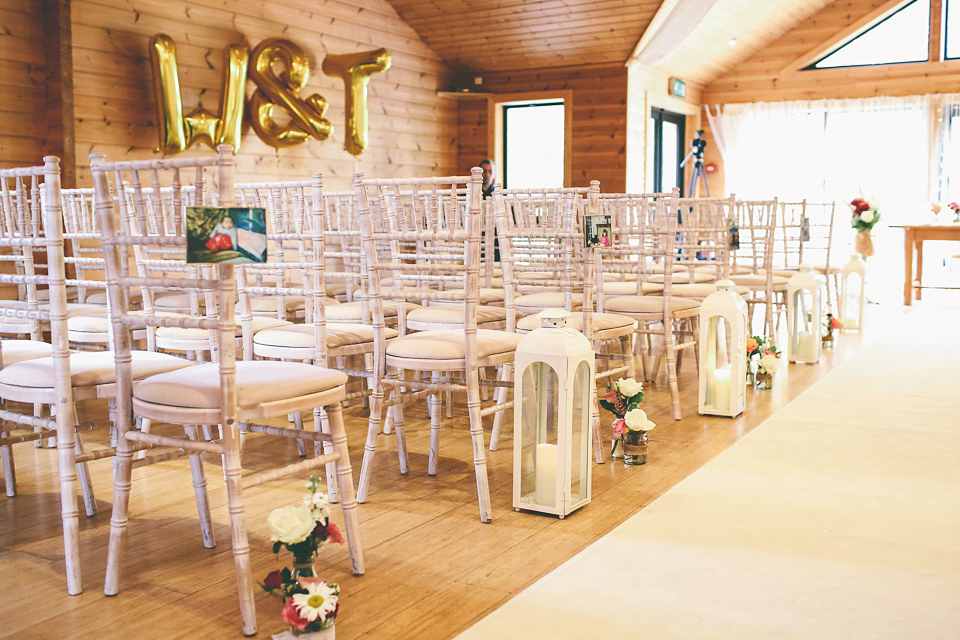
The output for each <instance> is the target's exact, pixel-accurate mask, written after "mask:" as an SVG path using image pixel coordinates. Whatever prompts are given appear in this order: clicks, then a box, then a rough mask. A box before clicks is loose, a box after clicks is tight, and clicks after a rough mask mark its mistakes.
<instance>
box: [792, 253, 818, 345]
mask: <svg viewBox="0 0 960 640" xmlns="http://www.w3.org/2000/svg"><path fill="white" fill-rule="evenodd" d="M822 317H823V309H822V302H821V299H820V284H819V283H818V282H817V278H816V276H815V275H814V274H813V271H811V269H810V266H809V265H806V264H802V265H800V271H799V272H798V273H796V274H795V275H794V276H793V277H791V278H790V280H789V282H787V336H788V346H787V360H788V362H808V363H811V364H812V363H815V362H819V361H820V349H821V347H822V334H823V323H822V322H821V318H822Z"/></svg>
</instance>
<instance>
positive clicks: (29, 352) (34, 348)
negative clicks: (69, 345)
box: [0, 340, 53, 367]
mask: <svg viewBox="0 0 960 640" xmlns="http://www.w3.org/2000/svg"><path fill="white" fill-rule="evenodd" d="M51 353H53V346H52V345H50V344H48V343H46V342H40V341H39V340H3V341H2V344H0V361H2V362H3V366H5V367H6V366H9V365H11V364H16V363H17V362H23V361H24V360H33V359H34V358H43V357H46V356H49V355H50V354H51Z"/></svg>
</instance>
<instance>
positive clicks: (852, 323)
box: [840, 253, 867, 331]
mask: <svg viewBox="0 0 960 640" xmlns="http://www.w3.org/2000/svg"><path fill="white" fill-rule="evenodd" d="M865 285H866V271H865V269H864V266H863V261H861V260H860V254H859V253H855V254H853V255H852V256H850V262H848V263H847V264H845V265H843V268H842V269H841V270H840V319H841V320H842V321H843V328H844V329H853V330H855V331H860V329H861V327H863V309H864V306H866V304H867V294H866V289H865V288H864V287H865Z"/></svg>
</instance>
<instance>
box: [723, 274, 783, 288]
mask: <svg viewBox="0 0 960 640" xmlns="http://www.w3.org/2000/svg"><path fill="white" fill-rule="evenodd" d="M730 280H732V281H733V284H736V285H739V286H741V287H749V288H750V289H752V290H756V289H763V288H764V287H766V286H767V278H766V276H755V275H742V276H730ZM788 280H789V278H784V277H782V276H773V290H774V291H786V290H787V281H788Z"/></svg>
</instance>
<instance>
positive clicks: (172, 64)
mask: <svg viewBox="0 0 960 640" xmlns="http://www.w3.org/2000/svg"><path fill="white" fill-rule="evenodd" d="M223 54H224V55H223V57H224V67H225V69H224V76H223V83H222V86H221V87H220V114H219V115H215V114H213V113H210V112H209V111H207V110H206V109H204V108H203V107H197V108H196V109H194V110H193V111H191V112H190V113H189V114H188V115H186V116H184V115H183V103H182V102H181V100H180V78H179V77H178V75H177V47H176V45H175V44H174V43H173V39H171V38H170V36H167V35H165V34H162V33H160V34H157V35H155V36H153V38H151V39H150V61H151V63H152V66H153V78H154V79H153V88H154V97H155V100H156V104H157V121H158V126H159V129H160V150H161V151H163V153H180V152H181V151H184V150H185V149H188V148H190V147H191V146H192V145H193V144H194V143H196V142H198V141H201V142H204V143H206V144H208V145H210V147H212V148H214V149H216V147H217V145H218V144H229V145H233V152H234V153H236V152H237V149H239V147H240V133H241V130H242V127H243V101H244V97H245V92H244V89H245V87H244V85H245V84H246V77H247V47H246V46H244V45H241V44H232V45H230V46H229V47H227V48H226V49H224V51H223Z"/></svg>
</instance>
